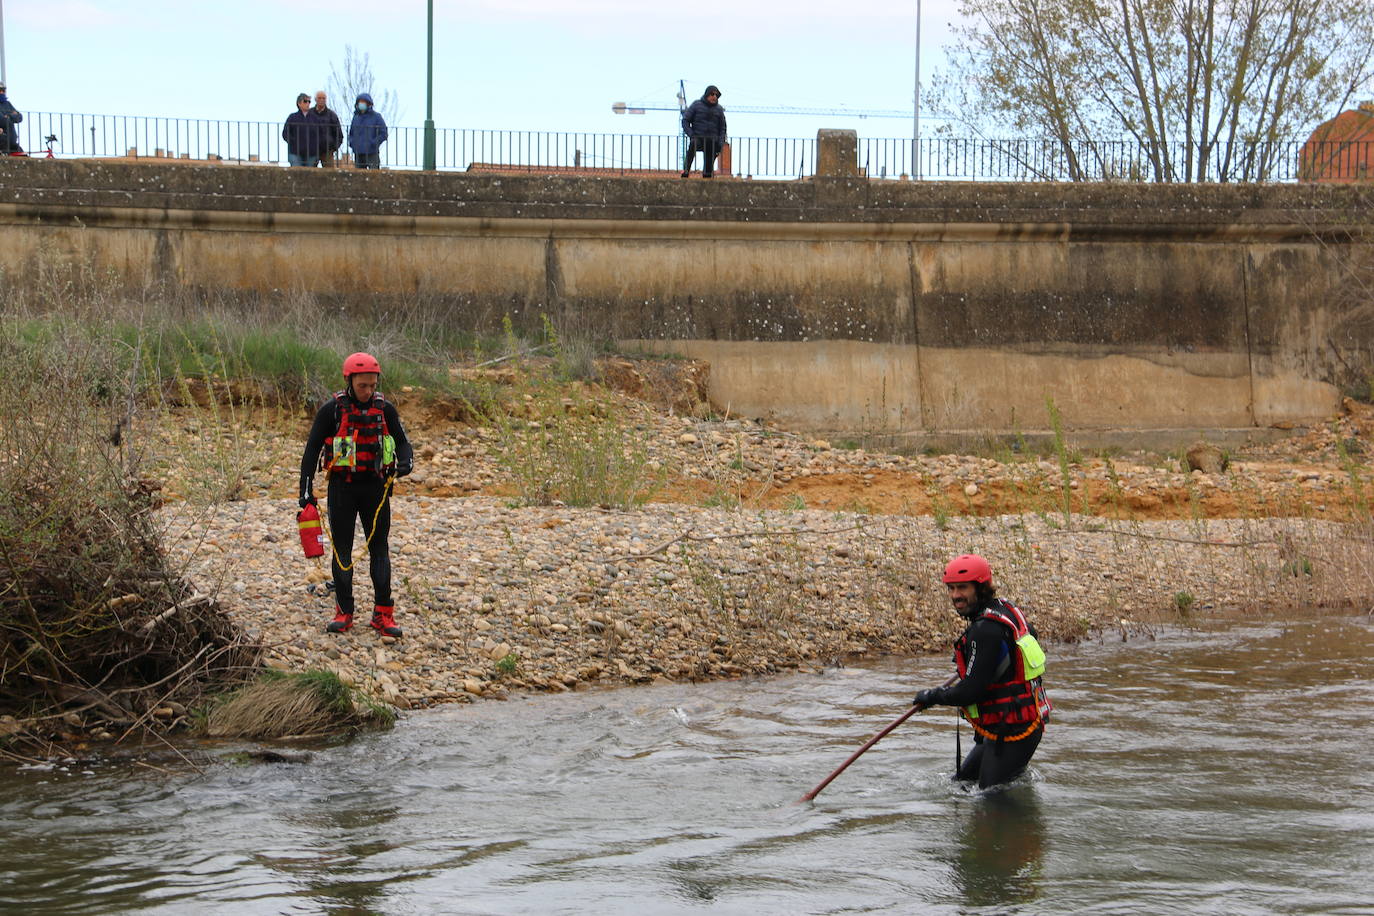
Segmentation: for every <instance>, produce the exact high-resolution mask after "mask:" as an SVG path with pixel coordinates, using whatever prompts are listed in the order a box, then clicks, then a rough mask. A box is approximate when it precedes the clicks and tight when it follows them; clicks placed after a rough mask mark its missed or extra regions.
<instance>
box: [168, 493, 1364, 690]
mask: <svg viewBox="0 0 1374 916" xmlns="http://www.w3.org/2000/svg"><path fill="white" fill-rule="evenodd" d="M294 508H295V507H294V503H291V502H289V501H286V500H279V499H255V500H249V501H246V502H242V503H235V504H221V505H220V506H218V507H217V508H215V509H214V510H213V511H212V515H211V516H210V517H209V518H208V519H206V528H205V530H204V532H203V535H202V532H200V531H197V532H196V533H195V534H192V533H191V532H190V531H188V532H187V533H186V534H185V535H183V536H181V537H180V538H176V539H174V541H173V547H174V549H175V550H179V551H180V552H181V553H182V555H183V556H185V557H187V558H188V560H189V563H190V568H191V574H192V575H196V576H205V577H209V578H220V577H223V578H224V579H225V587H224V589H223V591H222V603H223V606H224V607H225V609H226V612H227V613H228V614H229V615H230V617H231V618H232V619H233V620H234V621H235V622H236V623H238V624H239V625H241V626H242V627H244V628H245V629H246V630H248V632H249V635H250V637H251V638H254V639H256V640H258V641H260V642H261V643H262V644H264V645H266V646H267V647H268V663H269V664H270V665H272V666H274V667H277V668H279V669H282V670H290V671H302V670H306V669H311V668H318V669H322V670H327V671H331V672H334V673H335V674H337V676H338V677H339V679H340V680H341V682H342V683H344V684H347V685H350V686H355V687H358V688H361V689H362V690H364V691H367V692H369V693H373V694H375V695H377V696H379V697H380V698H382V699H384V700H385V701H387V702H388V703H391V704H393V705H396V706H400V707H408V708H413V707H423V706H426V705H431V704H436V703H447V702H464V701H468V700H471V699H474V698H477V697H502V696H505V695H507V694H509V693H510V692H512V691H553V692H556V691H564V690H568V689H573V688H577V687H580V686H584V685H597V684H600V685H614V684H633V683H645V682H650V681H655V680H664V679H666V680H677V681H689V680H699V679H708V678H723V677H740V676H745V675H755V674H766V673H770V672H777V671H786V670H795V669H807V668H811V667H815V666H823V665H829V664H835V663H841V662H843V661H844V660H846V659H850V658H853V657H861V656H865V655H870V654H886V653H903V654H912V653H921V652H930V651H943V650H944V649H945V648H947V646H948V644H949V640H950V639H952V638H953V636H954V635H955V631H956V618H955V616H954V614H953V613H952V612H951V611H950V610H949V609H948V604H947V600H946V598H945V596H944V594H943V590H942V589H941V588H940V586H939V570H940V569H941V568H942V565H943V563H944V562H945V560H947V559H948V557H949V556H950V555H951V554H956V553H962V552H966V551H977V552H980V553H983V554H985V555H986V556H988V557H989V559H990V560H991V561H992V563H993V566H994V569H995V571H996V575H997V582H998V585H999V587H1000V589H1001V592H1002V594H1004V595H1005V596H1007V597H1009V598H1011V599H1012V600H1014V601H1016V602H1017V603H1018V604H1019V605H1021V606H1022V607H1023V608H1025V609H1026V610H1028V612H1030V613H1031V615H1032V617H1033V619H1034V621H1035V623H1036V625H1037V627H1038V628H1039V629H1040V631H1041V633H1042V634H1043V635H1044V636H1045V637H1046V638H1048V639H1051V640H1074V639H1080V638H1083V637H1085V636H1089V635H1091V634H1096V633H1102V632H1104V631H1105V632H1114V631H1116V630H1118V629H1120V630H1132V629H1136V628H1139V627H1142V626H1148V625H1149V624H1151V623H1154V622H1158V621H1160V620H1177V619H1179V618H1180V616H1181V615H1189V614H1191V615H1194V616H1196V615H1197V614H1205V613H1208V612H1209V611H1212V610H1215V609H1220V608H1224V607H1240V606H1249V605H1255V604H1259V605H1269V606H1272V605H1281V604H1283V603H1286V602H1299V603H1307V602H1311V601H1324V602H1330V603H1332V604H1336V603H1338V602H1342V601H1357V600H1369V598H1370V596H1369V595H1368V591H1369V589H1368V581H1369V579H1368V570H1369V569H1370V568H1374V564H1372V563H1371V558H1370V556H1369V554H1370V548H1369V545H1368V543H1367V542H1366V543H1362V544H1361V545H1357V546H1356V547H1355V549H1352V545H1351V543H1350V541H1349V538H1348V527H1347V526H1344V525H1339V524H1336V523H1330V522H1323V521H1309V520H1292V519H1274V520H1254V519H1248V520H1246V519H1237V520H1215V521H1200V520H1199V521H1186V522H1184V521H1168V522H1129V523H1127V522H1109V521H1105V520H1103V519H1099V518H1093V517H1072V518H1070V519H1068V520H1067V521H1068V523H1067V525H1066V524H1065V520H1064V519H1062V518H1059V517H1056V516H1041V515H1036V514H1027V515H1022V516H993V517H955V518H950V519H944V520H938V521H937V520H936V519H933V518H930V517H909V516H871V515H864V514H856V513H844V512H836V513H830V512H820V511H815V510H798V511H742V510H727V509H702V508H695V507H688V506H681V505H650V506H646V507H643V508H640V509H636V510H631V511H601V510H594V509H592V510H586V509H582V510H573V509H569V508H566V507H552V508H550V507H543V508H511V507H509V506H506V505H503V504H502V503H500V502H498V501H496V500H493V499H490V498H486V497H472V498H468V499H462V500H455V499H438V498H431V497H426V496H412V495H407V494H404V493H403V494H402V495H400V496H398V498H397V500H396V503H395V507H394V518H393V525H392V532H393V534H392V552H393V567H394V589H395V593H396V594H395V597H396V605H397V615H398V622H399V623H401V624H402V625H403V626H404V627H405V629H406V637H405V638H404V639H402V640H392V639H389V638H386V637H377V636H376V635H375V634H372V633H370V632H366V631H363V632H360V631H358V630H357V629H355V630H354V631H353V632H351V633H349V634H347V635H344V636H336V635H330V634H325V633H324V632H323V627H324V623H325V622H326V621H327V620H328V619H329V616H330V614H331V613H332V603H331V601H330V600H329V599H327V598H322V597H315V596H313V595H311V594H309V593H308V592H307V591H306V585H307V584H308V582H309V581H310V580H312V579H315V580H318V579H322V578H323V577H324V572H323V568H322V567H317V566H312V565H310V561H307V560H305V559H304V558H303V557H301V556H300V555H299V553H298V552H297V551H296V550H295V549H294V548H295V544H294V543H293V540H294V539H293V538H292V537H290V535H291V531H290V526H291V524H292V517H293V512H294ZM168 511H169V512H171V511H175V510H168ZM183 511H189V510H183ZM362 568H365V563H364V564H362V565H361V566H360V569H362ZM1361 570H1363V574H1362V573H1361ZM355 589H356V590H357V596H358V601H359V604H360V605H363V606H365V605H366V602H367V601H368V600H369V598H370V584H369V583H368V582H367V580H366V576H365V574H360V575H358V576H357V578H356V581H355ZM1185 594H1186V595H1187V596H1188V600H1187V601H1186V602H1185V601H1182V600H1181V599H1179V597H1178V596H1179V595H1185Z"/></svg>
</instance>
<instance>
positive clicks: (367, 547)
mask: <svg viewBox="0 0 1374 916" xmlns="http://www.w3.org/2000/svg"><path fill="white" fill-rule="evenodd" d="M395 479H396V478H394V477H392V476H391V475H390V474H388V475H387V478H386V485H385V486H384V487H382V498H381V499H380V500H379V501H378V502H377V511H376V512H373V513H372V533H371V534H369V535H368V536H367V540H366V541H363V552H362V556H360V557H359V558H358V559H362V557H363V556H366V555H367V553H368V551H370V550H371V549H372V539H373V538H374V537H376V536H377V519H379V518H381V517H382V506H385V505H386V500H387V497H388V496H389V495H390V493H391V484H392V481H394V480H395ZM328 504H329V499H328V497H326V498H325V519H326V520H328V518H329V505H328ZM323 527H324V530H325V531H326V532H329V526H328V525H325V526H323ZM329 552H330V553H332V554H333V555H334V562H335V563H337V564H339V569H340V570H341V571H342V572H348V571H349V570H351V569H352V568H353V567H354V566H356V565H358V560H354V561H353V562H352V563H349V564H348V565H347V566H345V565H344V561H343V560H341V559H339V551H338V548H336V547H335V546H334V537H333V533H332V532H329Z"/></svg>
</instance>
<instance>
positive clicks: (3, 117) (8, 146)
mask: <svg viewBox="0 0 1374 916" xmlns="http://www.w3.org/2000/svg"><path fill="white" fill-rule="evenodd" d="M22 120H24V116H23V115H22V114H20V113H19V112H18V110H17V109H15V107H14V106H13V105H12V104H10V100H9V97H8V96H6V95H5V84H4V83H0V156H8V155H9V154H10V153H23V152H24V148H23V147H22V146H20V145H19V128H17V127H15V125H16V124H18V123H19V122H20V121H22Z"/></svg>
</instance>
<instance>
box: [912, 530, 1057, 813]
mask: <svg viewBox="0 0 1374 916" xmlns="http://www.w3.org/2000/svg"><path fill="white" fill-rule="evenodd" d="M944 580H945V586H946V587H947V588H948V589H949V600H950V603H951V604H952V605H953V606H954V610H955V612H956V613H958V614H959V616H960V617H963V618H964V619H965V620H967V621H968V622H969V623H968V626H967V627H966V628H965V629H964V632H963V635H962V636H960V637H959V638H958V639H957V640H956V641H955V643H954V666H955V669H956V670H957V671H958V674H959V679H958V680H957V681H956V682H955V683H953V684H951V685H949V686H948V687H932V688H930V689H928V690H922V691H921V692H920V693H918V694H916V701H915V704H914V705H916V706H956V707H960V709H959V715H961V716H963V717H964V718H965V719H967V720H968V722H969V724H970V725H972V726H973V750H971V751H969V754H968V756H967V757H965V758H964V761H963V763H961V764H960V765H959V771H958V772H957V773H956V774H955V778H956V779H959V780H964V781H972V780H975V779H976V780H977V781H978V788H980V789H988V788H991V787H993V786H999V785H1003V784H1005V783H1008V782H1011V781H1012V780H1013V779H1015V778H1016V777H1017V776H1020V775H1021V773H1022V772H1024V771H1025V769H1026V765H1027V764H1029V763H1030V759H1031V757H1032V756H1034V754H1035V749H1036V748H1037V747H1039V745H1040V738H1041V736H1042V735H1043V734H1044V732H1045V719H1046V717H1048V716H1049V714H1050V710H1051V709H1053V707H1052V706H1051V705H1050V701H1049V698H1048V697H1047V696H1046V695H1045V687H1044V684H1043V683H1041V676H1042V675H1043V674H1044V673H1045V653H1044V651H1043V650H1042V649H1041V648H1040V643H1038V642H1037V641H1036V639H1035V628H1034V627H1032V626H1031V625H1030V624H1029V623H1028V622H1027V621H1026V617H1025V615H1024V614H1022V613H1021V610H1020V609H1019V608H1017V607H1016V606H1015V605H1014V604H1012V603H1011V602H1010V601H1005V600H1003V599H1001V598H998V597H997V588H996V586H994V585H993V584H992V567H991V566H989V565H988V561H987V560H985V559H983V558H982V557H980V556H978V555H977V554H976V553H966V554H964V555H962V556H958V557H955V558H954V559H953V560H950V561H949V565H948V566H946V567H945V575H944Z"/></svg>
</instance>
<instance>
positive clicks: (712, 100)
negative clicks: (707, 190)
mask: <svg viewBox="0 0 1374 916" xmlns="http://www.w3.org/2000/svg"><path fill="white" fill-rule="evenodd" d="M682 130H683V132H684V133H686V134H687V137H688V140H687V156H686V158H685V159H683V161H682V177H683V178H686V177H687V176H688V175H690V174H692V162H693V160H695V159H696V157H697V152H698V151H700V152H701V154H702V166H701V177H702V178H710V177H711V175H712V174H713V173H714V172H715V168H716V157H717V156H719V155H720V151H721V148H722V147H724V146H725V138H726V134H725V109H724V108H723V107H721V104H720V90H719V89H717V88H716V87H715V86H707V87H706V91H705V92H704V93H702V95H701V98H699V99H697V100H696V101H695V102H693V103H692V104H691V105H689V106H687V110H686V111H684V112H683V113H682Z"/></svg>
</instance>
